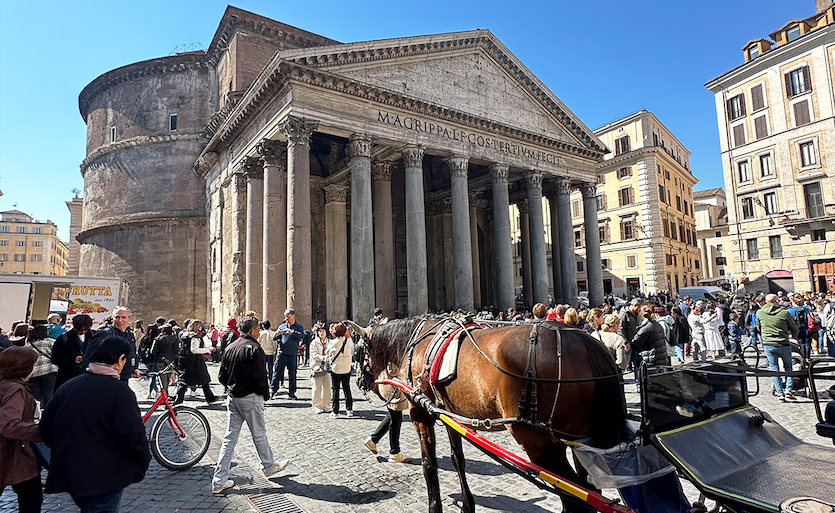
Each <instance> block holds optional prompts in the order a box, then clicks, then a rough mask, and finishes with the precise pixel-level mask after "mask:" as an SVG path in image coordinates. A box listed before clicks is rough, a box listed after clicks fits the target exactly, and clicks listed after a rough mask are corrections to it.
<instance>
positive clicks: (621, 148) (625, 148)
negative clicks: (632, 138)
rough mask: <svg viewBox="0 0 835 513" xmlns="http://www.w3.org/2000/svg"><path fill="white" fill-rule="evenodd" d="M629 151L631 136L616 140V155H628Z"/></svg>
mask: <svg viewBox="0 0 835 513" xmlns="http://www.w3.org/2000/svg"><path fill="white" fill-rule="evenodd" d="M629 151H630V150H629V136H628V135H625V136H623V137H621V138H619V139H615V155H620V154H622V153H628V152H629Z"/></svg>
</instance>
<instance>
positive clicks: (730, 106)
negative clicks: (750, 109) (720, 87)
mask: <svg viewBox="0 0 835 513" xmlns="http://www.w3.org/2000/svg"><path fill="white" fill-rule="evenodd" d="M726 107H727V111H728V121H733V120H735V119H739V118H741V117H742V116H744V115H745V96H744V95H742V93H740V94H738V95H736V96H734V97H733V98H730V99H729V100H728V101H727V105H726Z"/></svg>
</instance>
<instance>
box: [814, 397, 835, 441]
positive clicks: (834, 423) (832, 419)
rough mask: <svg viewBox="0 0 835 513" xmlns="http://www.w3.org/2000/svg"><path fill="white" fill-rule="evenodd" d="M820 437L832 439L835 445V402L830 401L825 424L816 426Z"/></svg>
mask: <svg viewBox="0 0 835 513" xmlns="http://www.w3.org/2000/svg"><path fill="white" fill-rule="evenodd" d="M815 430H816V431H817V433H818V435H820V436H824V437H826V438H831V439H832V443H833V444H835V401H829V403H828V404H827V405H826V409H825V410H824V415H823V422H818V423H817V424H815Z"/></svg>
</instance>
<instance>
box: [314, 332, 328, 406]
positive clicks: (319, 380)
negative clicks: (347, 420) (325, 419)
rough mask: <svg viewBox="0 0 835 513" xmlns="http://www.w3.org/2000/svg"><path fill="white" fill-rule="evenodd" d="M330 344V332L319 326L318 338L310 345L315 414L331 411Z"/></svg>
mask: <svg viewBox="0 0 835 513" xmlns="http://www.w3.org/2000/svg"><path fill="white" fill-rule="evenodd" d="M328 342H329V340H328V330H327V329H325V327H324V326H318V325H317V328H316V336H315V337H314V338H313V341H312V342H311V343H310V376H311V378H312V379H313V385H312V388H313V391H312V394H311V395H312V398H311V403H312V406H313V413H325V412H329V411H331V408H330V402H331V375H330V373H328V371H326V370H325V360H326V359H327V354H326V351H327V349H328Z"/></svg>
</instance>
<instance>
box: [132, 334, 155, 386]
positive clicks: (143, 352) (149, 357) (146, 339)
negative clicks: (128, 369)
mask: <svg viewBox="0 0 835 513" xmlns="http://www.w3.org/2000/svg"><path fill="white" fill-rule="evenodd" d="M158 335H159V326H157V325H156V323H154V324H150V325H149V326H148V329H147V330H146V331H145V334H144V335H142V338H140V339H139V350H138V356H139V361H140V362H142V363H143V364H145V367H147V368H148V373H151V372H156V371H157V362H156V361H155V360H154V355H153V349H154V340H155V339H156V338H157V336H158ZM134 336H135V335H134ZM149 381H150V384H149V385H148V399H154V398H156V396H157V394H158V393H159V390H158V389H157V380H155V379H151V380H149Z"/></svg>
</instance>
